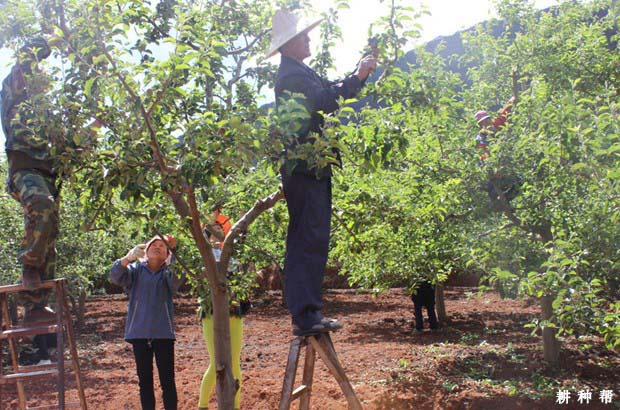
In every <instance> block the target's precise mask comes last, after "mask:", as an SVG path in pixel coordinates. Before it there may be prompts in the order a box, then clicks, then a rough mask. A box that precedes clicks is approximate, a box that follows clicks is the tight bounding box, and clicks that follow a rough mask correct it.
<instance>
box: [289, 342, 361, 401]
mask: <svg viewBox="0 0 620 410" xmlns="http://www.w3.org/2000/svg"><path fill="white" fill-rule="evenodd" d="M303 347H305V348H306V353H305V358H304V371H303V376H302V384H301V386H299V387H298V388H296V389H295V390H294V391H293V387H294V385H295V374H296V373H297V363H298V362H299V356H300V353H301V350H302V348H303ZM317 353H318V354H319V356H320V357H321V359H322V360H323V362H324V363H325V365H326V366H327V368H328V369H329V371H330V373H331V374H332V375H333V376H334V378H335V379H336V381H337V382H338V384H339V385H340V389H342V392H343V393H344V396H345V397H346V399H347V403H349V409H351V410H362V403H360V401H359V399H358V398H357V396H356V395H355V391H353V387H352V386H351V383H350V382H349V379H348V378H347V375H346V374H345V373H344V369H343V368H342V366H341V365H340V362H339V361H338V356H337V355H336V350H335V349H334V344H333V343H332V339H331V337H330V336H329V333H320V334H315V335H309V336H298V337H296V338H295V339H293V340H292V341H291V348H290V350H289V353H288V363H287V364H286V373H285V374H284V383H283V385H282V397H281V398H280V407H279V410H289V409H290V408H291V404H292V403H293V401H294V400H296V399H299V402H300V403H299V409H300V410H308V409H309V408H310V395H311V394H312V378H313V376H314V363H315V361H316V354H317Z"/></svg>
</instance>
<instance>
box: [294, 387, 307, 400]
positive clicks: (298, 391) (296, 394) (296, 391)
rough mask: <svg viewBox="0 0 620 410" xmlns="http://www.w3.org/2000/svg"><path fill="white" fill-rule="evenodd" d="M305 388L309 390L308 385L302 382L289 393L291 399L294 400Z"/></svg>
mask: <svg viewBox="0 0 620 410" xmlns="http://www.w3.org/2000/svg"><path fill="white" fill-rule="evenodd" d="M306 390H309V386H306V385H305V384H302V385H301V386H299V387H298V388H296V389H295V390H294V391H293V393H292V394H291V401H293V400H295V399H296V398H298V397H299V396H301V395H302V394H304V392H305V391H306Z"/></svg>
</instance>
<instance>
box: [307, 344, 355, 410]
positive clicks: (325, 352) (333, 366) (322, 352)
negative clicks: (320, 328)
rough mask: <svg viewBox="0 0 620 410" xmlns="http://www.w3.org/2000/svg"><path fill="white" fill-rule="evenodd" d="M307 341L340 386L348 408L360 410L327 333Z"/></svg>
mask: <svg viewBox="0 0 620 410" xmlns="http://www.w3.org/2000/svg"><path fill="white" fill-rule="evenodd" d="M308 340H309V341H310V343H311V344H312V346H313V347H314V349H315V350H316V351H317V353H318V354H319V356H321V359H322V360H323V362H324V363H325V365H327V368H328V369H329V371H330V372H331V374H332V375H333V376H334V378H335V379H336V381H337V382H338V384H339V385H340V389H341V390H342V392H343V393H344V396H345V397H346V399H347V402H348V403H349V408H350V409H352V410H362V403H361V402H360V401H359V399H358V398H357V396H356V395H355V391H354V390H353V387H352V386H351V383H350V382H349V379H348V378H347V375H346V374H345V372H344V369H343V368H342V366H341V365H340V362H339V361H338V356H337V355H336V351H335V349H334V345H333V343H332V340H331V337H330V336H329V333H324V334H321V335H320V336H316V337H309V338H308Z"/></svg>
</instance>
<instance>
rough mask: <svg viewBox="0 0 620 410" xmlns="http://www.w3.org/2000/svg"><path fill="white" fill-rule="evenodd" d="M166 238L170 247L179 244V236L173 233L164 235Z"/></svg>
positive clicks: (172, 247)
mask: <svg viewBox="0 0 620 410" xmlns="http://www.w3.org/2000/svg"><path fill="white" fill-rule="evenodd" d="M164 239H165V240H166V242H168V246H170V249H174V248H175V247H176V246H177V238H175V237H174V236H172V235H164Z"/></svg>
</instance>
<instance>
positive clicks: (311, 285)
mask: <svg viewBox="0 0 620 410" xmlns="http://www.w3.org/2000/svg"><path fill="white" fill-rule="evenodd" d="M282 183H283V186H284V196H285V197H286V206H287V208H288V213H289V225H288V234H287V237H286V255H285V259H284V275H285V278H284V286H285V290H286V304H287V306H288V309H289V311H290V312H291V315H292V320H293V324H295V325H297V326H299V327H300V328H302V329H307V328H310V327H312V326H313V325H315V324H316V323H318V322H320V320H321V318H322V316H321V315H320V313H319V310H320V309H321V308H322V307H323V300H322V295H321V285H322V284H323V277H324V275H325V266H326V264H327V254H328V251H329V228H330V223H331V209H332V184H331V178H330V177H323V178H321V179H317V178H316V177H315V176H314V175H307V174H293V175H286V174H284V173H283V175H282Z"/></svg>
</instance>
